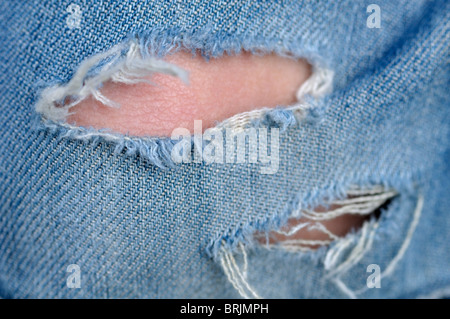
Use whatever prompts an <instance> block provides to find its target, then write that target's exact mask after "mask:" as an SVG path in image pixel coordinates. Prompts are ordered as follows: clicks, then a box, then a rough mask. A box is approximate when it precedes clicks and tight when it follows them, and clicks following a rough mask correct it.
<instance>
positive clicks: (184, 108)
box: [68, 52, 363, 241]
mask: <svg viewBox="0 0 450 319" xmlns="http://www.w3.org/2000/svg"><path fill="white" fill-rule="evenodd" d="M165 60H166V61H167V62H170V63H173V64H176V65H178V66H179V67H182V68H184V69H185V70H187V71H189V73H190V76H189V80H190V84H189V85H186V84H185V83H183V82H182V81H181V80H180V79H178V78H175V77H172V76H169V75H165V74H154V75H153V76H152V77H151V78H149V80H151V81H152V82H153V83H156V84H157V86H153V85H150V84H146V83H139V84H134V85H128V84H122V83H112V82H108V83H105V84H104V86H103V88H102V89H101V92H102V94H103V95H105V96H106V97H107V98H108V99H110V100H112V101H114V102H117V103H119V104H120V108H111V107H107V106H104V105H102V104H101V103H100V102H98V101H95V100H94V99H92V98H89V99H86V100H84V101H83V102H81V103H80V104H78V105H77V106H75V107H73V108H72V109H71V110H70V111H71V112H72V113H74V114H73V115H71V116H69V118H68V122H69V123H72V124H76V125H80V126H92V127H94V128H98V129H100V128H109V129H112V130H113V131H116V132H120V133H128V134H130V135H135V136H170V135H171V133H172V131H173V130H174V129H175V128H179V127H183V128H187V129H189V130H190V131H191V133H193V126H194V120H202V127H203V130H205V129H206V128H208V127H212V126H214V124H215V123H216V122H220V121H222V120H224V119H226V118H228V117H230V116H232V115H235V114H238V113H241V112H245V111H250V110H254V109H257V108H261V107H276V106H283V105H290V104H293V103H294V102H295V101H296V98H295V93H296V91H297V90H298V88H299V87H300V86H301V84H302V83H304V82H305V80H306V79H308V77H309V76H310V75H311V66H310V65H309V64H308V63H307V62H306V61H304V60H294V59H288V58H282V57H280V56H277V55H265V56H256V55H252V54H249V53H242V54H240V55H237V56H224V57H221V58H217V59H211V60H210V61H209V62H207V61H205V60H204V59H203V58H201V57H199V56H196V57H192V55H191V54H190V53H186V52H178V53H175V54H173V55H170V56H167V57H166V58H165ZM299 222H304V220H300V221H299V220H297V221H295V220H292V221H291V226H295V225H296V224H297V223H299ZM362 222H363V220H362V219H361V217H359V216H356V217H355V216H348V215H347V216H342V217H339V218H336V219H333V220H329V221H326V222H325V223H324V224H325V225H326V227H327V228H328V229H329V230H331V231H333V232H335V233H336V235H339V236H342V235H344V234H346V233H347V232H348V231H349V230H350V229H352V228H354V227H359V226H360V225H361V224H362ZM284 239H285V238H284V236H282V235H276V234H275V233H274V237H273V239H272V240H273V241H282V240H284ZM289 239H328V236H327V235H325V234H323V233H322V232H319V231H307V230H302V231H299V232H298V233H297V234H296V235H295V236H294V237H290V238H289Z"/></svg>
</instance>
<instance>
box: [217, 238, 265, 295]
mask: <svg viewBox="0 0 450 319" xmlns="http://www.w3.org/2000/svg"><path fill="white" fill-rule="evenodd" d="M239 247H240V249H241V251H242V255H243V259H244V270H243V271H241V269H240V267H239V266H238V264H237V263H236V260H235V259H234V256H233V254H232V253H231V252H229V251H227V250H226V249H225V248H224V247H222V251H221V255H220V263H221V265H222V268H223V270H224V272H225V275H226V276H227V279H228V281H229V282H230V283H231V284H232V285H233V287H234V289H236V291H237V292H239V294H240V295H241V296H242V297H243V298H245V299H261V297H260V296H259V294H258V293H256V291H255V290H254V289H253V288H252V287H251V286H250V285H249V283H248V281H247V268H248V262H247V253H246V252H245V248H244V247H243V245H242V244H240V245H239Z"/></svg>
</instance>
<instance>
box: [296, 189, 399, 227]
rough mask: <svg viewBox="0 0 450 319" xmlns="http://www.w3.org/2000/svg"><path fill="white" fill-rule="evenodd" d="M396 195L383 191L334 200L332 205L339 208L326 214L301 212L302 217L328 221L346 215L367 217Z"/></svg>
mask: <svg viewBox="0 0 450 319" xmlns="http://www.w3.org/2000/svg"><path fill="white" fill-rule="evenodd" d="M396 195H397V193H396V192H395V191H385V192H384V193H382V194H371V195H369V196H361V197H355V198H348V199H344V200H336V201H333V203H332V204H333V205H339V206H340V207H339V208H336V209H334V210H329V211H327V212H326V213H318V212H315V211H312V210H303V216H304V217H307V218H309V219H312V220H329V219H332V218H336V217H338V216H342V215H346V214H353V215H367V214H370V213H372V212H373V211H374V210H375V209H377V208H378V207H380V206H381V205H383V204H384V203H385V202H386V201H387V200H388V199H390V198H392V197H394V196H396Z"/></svg>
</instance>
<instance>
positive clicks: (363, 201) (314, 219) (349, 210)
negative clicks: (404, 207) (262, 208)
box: [256, 185, 397, 258]
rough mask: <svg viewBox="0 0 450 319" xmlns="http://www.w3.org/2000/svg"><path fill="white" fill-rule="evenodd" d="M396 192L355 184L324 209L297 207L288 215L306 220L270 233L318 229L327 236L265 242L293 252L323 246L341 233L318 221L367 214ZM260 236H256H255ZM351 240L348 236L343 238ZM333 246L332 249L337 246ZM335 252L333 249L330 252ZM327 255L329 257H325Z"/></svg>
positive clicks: (285, 234)
mask: <svg viewBox="0 0 450 319" xmlns="http://www.w3.org/2000/svg"><path fill="white" fill-rule="evenodd" d="M396 195H397V192H396V191H394V190H386V189H385V188H383V187H382V186H378V185H376V186H373V187H372V188H369V189H361V188H359V187H357V186H351V188H350V189H349V191H348V192H347V196H348V198H346V199H342V200H334V201H332V202H330V203H329V204H328V205H331V206H333V205H338V206H339V207H338V208H335V209H331V210H328V211H326V212H315V211H313V210H306V209H299V210H298V211H296V212H294V213H293V214H292V215H293V216H295V218H299V217H305V218H308V219H309V220H310V221H308V222H304V223H299V224H297V225H295V226H292V227H290V228H288V229H286V228H282V229H280V230H276V231H274V232H273V233H276V234H280V235H283V236H286V237H293V236H295V235H296V234H297V233H298V232H299V231H300V230H304V229H306V230H308V231H312V230H318V231H321V232H322V233H324V234H326V235H328V237H329V240H304V239H292V240H291V239H289V238H286V239H284V240H280V241H277V242H276V243H274V244H270V243H269V242H267V243H266V245H265V247H266V248H269V249H271V248H283V249H285V250H288V251H291V252H295V251H309V250H312V249H311V246H324V245H328V244H330V243H331V242H332V241H335V240H338V239H342V237H339V236H337V235H336V234H334V233H332V232H331V231H330V230H329V229H327V228H326V227H325V225H324V224H322V223H321V221H325V220H331V219H334V218H336V217H339V216H342V215H347V214H349V215H350V214H357V215H370V214H372V213H373V212H374V211H375V210H376V209H378V208H379V207H380V206H382V205H383V204H384V203H386V201H387V200H389V199H391V198H393V197H394V196H396ZM362 231H363V230H362ZM256 238H260V237H258V236H257V237H256ZM347 240H349V241H350V242H351V240H352V238H351V237H349V238H347ZM342 244H345V239H344V240H343V241H342ZM338 248H339V246H338V247H336V249H338ZM333 253H335V252H333ZM329 258H331V257H329Z"/></svg>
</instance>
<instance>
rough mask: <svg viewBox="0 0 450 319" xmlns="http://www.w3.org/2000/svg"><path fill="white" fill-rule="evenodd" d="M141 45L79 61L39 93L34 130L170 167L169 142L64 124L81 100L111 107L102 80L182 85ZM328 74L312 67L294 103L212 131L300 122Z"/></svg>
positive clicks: (170, 67) (326, 87)
mask: <svg viewBox="0 0 450 319" xmlns="http://www.w3.org/2000/svg"><path fill="white" fill-rule="evenodd" d="M147 50H148V48H145V47H143V46H142V41H139V40H136V39H132V40H130V41H127V42H124V43H122V44H119V45H116V46H114V47H113V48H111V49H110V50H108V51H106V52H103V53H100V54H97V55H94V56H92V57H90V58H87V59H86V60H84V61H83V62H82V63H81V65H80V66H79V67H78V69H77V71H76V72H75V74H74V76H73V77H72V78H71V80H70V81H69V82H67V83H64V84H57V85H53V86H49V87H47V88H45V89H44V90H42V92H41V93H40V98H39V99H38V101H37V104H36V106H35V109H36V111H37V113H38V114H40V116H41V120H42V122H41V123H40V124H38V126H39V129H42V128H44V129H48V130H50V131H51V132H53V133H55V134H56V135H57V136H58V137H60V138H69V139H76V140H81V141H84V142H90V143H91V142H93V143H98V142H102V141H106V142H110V143H112V145H114V146H115V148H114V152H115V153H116V154H118V153H122V152H124V151H125V152H126V154H128V155H134V154H139V155H141V156H142V157H143V158H144V159H147V160H149V161H150V163H152V164H155V165H157V166H159V167H161V168H167V167H174V166H176V165H175V163H174V162H173V159H172V158H171V150H172V148H173V146H174V144H175V142H174V140H173V139H171V138H168V137H164V136H163V137H161V136H134V135H130V134H122V133H117V132H114V131H112V130H111V129H108V128H105V129H96V128H92V127H84V126H77V125H73V124H70V123H67V121H66V119H67V117H68V116H69V115H70V114H71V109H72V108H73V107H74V106H76V105H77V104H79V103H80V102H81V101H83V100H85V99H87V98H91V99H94V100H96V101H98V102H100V103H101V104H103V105H105V106H107V107H111V108H117V107H120V105H118V104H117V103H116V102H115V101H114V100H111V99H109V98H108V96H105V95H104V94H102V92H101V88H102V85H103V84H104V83H105V82H107V81H113V82H117V83H124V84H135V83H141V82H148V78H147V77H148V76H149V75H151V74H153V73H161V74H167V75H171V76H173V77H177V78H179V79H181V80H182V81H183V82H186V83H187V82H188V81H189V79H188V74H187V72H186V71H185V70H183V69H182V68H180V67H178V66H177V65H174V64H171V63H168V62H166V61H164V60H163V59H161V58H160V57H156V56H151V54H149V52H147ZM332 80H333V72H332V71H331V70H329V69H327V68H324V67H320V66H313V73H312V75H311V76H310V77H309V78H308V79H307V80H306V81H305V82H304V83H303V84H302V85H301V87H300V88H299V89H298V90H297V93H296V99H297V103H295V104H294V105H291V106H287V107H283V108H264V107H263V108H260V109H256V110H252V111H247V112H242V113H239V114H236V115H233V116H230V117H229V118H227V119H225V120H223V121H221V122H219V123H217V124H216V126H215V127H213V129H216V130H221V129H232V130H233V131H236V132H239V131H243V130H245V129H246V128H248V127H252V126H255V125H265V126H267V127H281V128H282V129H283V130H284V129H286V128H287V127H289V126H292V125H295V124H297V123H298V121H299V120H301V119H302V118H303V117H304V116H305V114H306V112H307V111H308V109H309V108H310V105H309V104H308V103H306V102H305V101H304V98H305V97H312V98H320V97H322V96H323V95H325V94H328V93H329V92H330V91H331V89H332Z"/></svg>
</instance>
